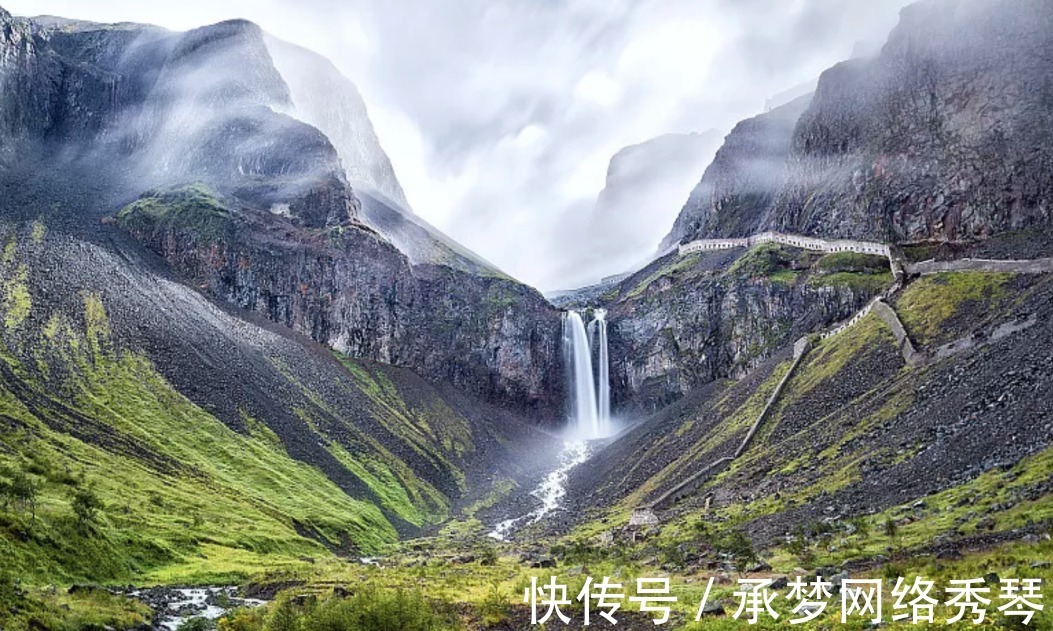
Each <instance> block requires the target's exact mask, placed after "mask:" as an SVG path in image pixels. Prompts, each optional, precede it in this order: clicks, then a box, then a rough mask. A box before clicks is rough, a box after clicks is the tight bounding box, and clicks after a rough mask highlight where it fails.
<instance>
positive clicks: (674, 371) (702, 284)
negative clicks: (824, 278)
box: [607, 254, 871, 412]
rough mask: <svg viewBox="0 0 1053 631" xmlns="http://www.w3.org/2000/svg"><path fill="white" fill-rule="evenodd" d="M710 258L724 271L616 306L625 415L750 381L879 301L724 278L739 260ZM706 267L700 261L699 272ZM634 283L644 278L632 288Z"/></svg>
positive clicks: (668, 284) (617, 394) (662, 286)
mask: <svg viewBox="0 0 1053 631" xmlns="http://www.w3.org/2000/svg"><path fill="white" fill-rule="evenodd" d="M673 256H675V255H673ZM708 256H709V257H711V259H710V261H708V263H710V264H712V266H713V267H714V268H716V269H714V270H712V271H707V272H702V273H700V274H698V275H697V276H694V277H691V278H679V279H677V278H673V279H659V280H657V281H654V282H652V283H651V286H649V287H648V289H647V290H645V291H643V292H642V293H640V294H639V295H637V296H634V297H627V298H623V299H621V300H619V301H617V302H615V303H613V304H611V305H610V306H609V309H610V312H609V314H608V316H607V318H608V321H609V325H608V326H609V330H608V335H609V344H610V357H611V381H612V383H611V391H612V396H613V398H614V403H615V405H616V407H617V408H618V409H619V410H631V411H634V412H653V411H656V410H658V409H660V408H661V407H664V406H665V405H668V404H670V403H672V402H673V401H676V400H677V399H679V398H681V397H682V396H684V395H685V394H687V393H688V392H690V391H691V390H693V389H695V388H698V387H700V386H702V385H705V384H707V383H710V382H712V381H715V380H718V379H722V378H735V379H738V378H742V377H744V376H745V375H746V374H747V373H749V372H750V371H751V370H753V369H754V368H755V367H756V366H757V365H759V364H760V363H762V362H763V361H764V360H766V359H768V358H769V357H770V356H771V355H772V353H774V352H775V351H776V350H778V349H779V348H781V347H783V346H785V345H787V344H792V343H793V341H794V340H795V339H797V338H798V337H800V336H802V335H805V334H807V333H809V332H811V331H815V330H817V329H819V328H822V327H824V326H827V325H830V324H832V323H835V322H838V321H840V320H842V319H845V318H847V317H849V316H851V315H852V314H853V313H855V312H856V311H858V310H859V309H860V308H862V306H863V305H864V304H866V302H867V301H868V300H869V299H870V297H871V295H870V293H868V292H866V291H863V290H860V289H854V288H852V287H850V286H847V285H833V286H823V287H817V286H812V285H810V284H809V283H808V282H807V281H805V280H803V279H800V280H798V281H796V282H793V283H789V284H784V283H781V282H772V281H770V280H769V279H764V278H748V277H738V276H736V275H733V274H721V273H720V271H719V268H720V267H721V266H722V265H726V264H727V261H728V259H729V257H730V260H734V256H735V255H734V254H723V255H721V254H713V255H708ZM717 259H720V260H717ZM706 265H707V261H704V260H703V261H700V262H699V263H697V264H696V269H698V268H704V267H705V266H706ZM646 273H647V271H646V270H645V272H643V273H641V275H645V274H646ZM634 282H635V283H638V282H639V275H638V276H634V277H633V278H630V279H629V280H627V281H625V283H626V285H628V286H632V285H631V284H632V283H634Z"/></svg>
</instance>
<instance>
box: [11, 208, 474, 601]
mask: <svg viewBox="0 0 1053 631" xmlns="http://www.w3.org/2000/svg"><path fill="white" fill-rule="evenodd" d="M4 243H6V246H5V248H4V250H3V260H2V261H0V275H2V279H0V280H2V290H3V292H2V293H3V295H2V296H0V323H2V331H0V490H2V491H3V497H2V498H0V555H2V557H3V558H4V559H5V563H4V569H5V570H6V571H8V572H10V573H12V574H13V575H15V576H18V577H19V578H20V579H21V580H22V581H25V582H27V583H29V584H47V583H60V584H62V583H67V584H68V583H73V582H78V581H92V582H99V581H101V582H114V583H117V582H124V583H126V582H136V583H141V582H165V583H170V582H181V583H185V582H191V583H195V582H216V581H220V582H223V581H230V580H237V579H238V578H240V577H244V576H247V575H251V574H256V573H259V572H264V571H275V570H278V569H281V568H295V567H305V566H309V565H310V564H311V563H312V562H314V560H317V559H320V558H323V557H326V556H330V555H332V554H343V555H346V554H354V553H362V554H367V553H374V552H376V551H378V550H380V549H382V548H383V547H384V546H386V545H388V544H391V543H393V542H395V541H396V540H397V539H398V538H399V531H400V530H401V531H403V532H405V531H406V530H407V529H412V528H417V527H426V526H428V525H431V524H436V523H439V522H441V521H442V520H443V519H445V518H446V516H447V514H448V513H449V511H450V508H451V506H452V505H453V503H454V502H455V501H456V500H457V498H458V497H459V496H460V495H461V494H462V493H464V492H465V491H467V490H468V484H469V483H468V464H469V462H470V461H471V460H472V458H474V455H475V451H476V447H477V445H476V440H492V438H490V437H489V436H488V432H489V430H488V429H486V428H485V427H484V426H482V425H480V423H479V421H478V419H472V420H469V418H468V416H466V415H465V413H463V412H462V411H458V410H457V409H454V407H453V405H451V404H450V403H449V402H448V401H447V399H445V398H444V397H443V395H441V394H439V392H437V391H436V390H435V389H434V388H432V387H430V386H428V385H427V384H425V383H424V382H422V381H421V380H419V379H418V378H416V377H414V376H413V375H412V374H410V373H408V371H402V370H397V369H391V368H389V367H384V366H379V365H373V364H369V363H362V362H357V361H354V360H351V359H349V358H346V357H336V358H334V357H332V356H330V355H325V354H321V353H318V352H317V351H311V352H310V353H307V354H304V353H303V351H304V349H305V348H307V347H304V346H300V345H297V343H290V341H289V340H286V339H284V338H281V337H278V336H275V335H273V334H268V333H267V332H266V331H263V330H259V329H254V328H253V326H252V325H248V324H246V323H238V322H237V321H236V320H234V319H233V318H231V317H230V316H226V315H224V314H221V313H219V312H213V313H211V314H209V313H205V314H191V313H182V314H180V313H179V312H178V311H172V306H171V305H172V304H173V303H171V302H169V303H168V304H169V307H168V309H169V313H168V315H169V316H170V317H178V316H179V315H185V316H188V317H190V316H193V317H197V318H200V319H201V320H202V321H204V322H206V323H210V324H211V325H212V326H214V327H216V329H207V328H204V329H203V328H200V327H198V328H194V329H191V330H192V331H193V332H194V333H196V334H197V335H198V336H200V337H201V339H200V340H197V339H191V338H185V336H186V335H187V334H186V333H185V332H183V331H181V330H180V329H179V328H178V327H168V328H167V329H166V331H167V334H166V336H165V338H164V339H165V341H166V342H169V343H172V344H179V343H181V342H180V340H181V339H186V340H187V342H186V343H187V344H191V347H190V348H197V346H194V345H197V344H204V345H203V346H201V347H200V348H201V349H202V350H199V351H196V353H192V354H191V356H192V357H195V358H196V360H197V362H198V363H199V364H201V366H210V365H219V366H220V367H223V366H222V364H218V363H217V362H214V361H212V360H211V359H210V358H209V357H208V356H207V355H204V354H202V353H204V352H206V351H207V350H209V349H210V348H216V347H218V346H219V344H218V343H213V341H212V340H213V335H214V334H215V331H216V330H218V331H220V332H225V334H226V335H235V334H237V335H243V336H244V339H245V340H250V341H251V342H252V344H251V345H249V346H246V343H245V342H237V343H236V344H235V345H234V346H231V348H233V349H235V350H237V351H238V352H239V353H243V354H244V353H249V355H248V357H250V358H255V359H254V361H255V362H256V363H255V364H254V368H253V369H252V370H251V371H249V372H245V373H243V374H238V375H235V377H236V379H234V380H230V379H229V378H228V377H227V376H226V375H224V379H225V381H224V382H223V383H219V384H214V385H217V386H218V387H217V393H218V394H217V395H216V396H215V397H213V396H212V395H209V394H207V393H206V394H205V395H202V393H201V392H200V391H198V390H197V389H196V388H194V389H193V393H194V394H193V395H192V396H193V397H196V400H197V401H196V402H195V400H194V398H188V396H186V395H185V394H183V391H181V390H180V389H178V388H176V387H175V386H174V385H173V383H172V382H171V380H170V379H168V378H166V376H165V375H164V374H162V372H160V371H159V370H158V369H157V368H156V366H155V364H154V363H153V362H152V360H151V358H150V356H149V355H148V354H147V353H145V352H144V351H142V350H138V349H137V348H136V344H135V343H133V340H134V339H135V337H134V336H132V335H130V334H129V333H128V331H127V330H126V329H125V328H124V327H118V326H117V325H116V324H115V323H114V322H113V317H112V313H111V312H112V311H117V312H122V313H123V312H127V311H128V310H129V304H130V302H131V301H132V300H133V299H134V298H135V291H132V290H128V289H126V288H124V289H122V288H121V287H116V288H114V287H111V286H112V285H113V283H112V281H111V280H108V279H105V278H104V279H103V280H104V281H105V282H106V283H108V285H106V284H104V283H100V285H98V286H97V287H92V286H91V284H88V283H84V284H81V285H80V286H81V287H82V289H81V290H80V291H79V292H67V293H65V294H64V296H63V298H62V299H61V300H54V299H52V300H47V299H46V294H47V292H53V291H54V289H55V286H54V284H53V283H54V280H55V279H56V278H61V277H62V274H61V273H60V272H62V271H63V268H64V266H65V265H66V264H67V261H65V260H63V259H62V258H61V257H59V258H55V249H54V244H53V243H49V241H48V239H47V238H46V236H45V229H44V228H43V227H42V226H41V225H34V226H22V227H19V228H18V229H10V230H8V231H7V236H6V238H5V240H4ZM44 261H47V263H44ZM86 267H89V268H91V269H98V268H99V267H100V266H99V265H98V261H95V262H94V263H93V265H92V266H86ZM44 269H49V271H51V272H52V273H51V274H49V275H47V276H42V275H41V274H42V273H43V272H42V270H44ZM94 276H95V277H105V276H106V275H105V274H98V273H96V274H94ZM152 282H153V283H155V284H154V285H153V286H154V287H157V286H161V287H162V288H165V289H166V290H172V291H182V290H179V288H178V286H175V285H172V284H171V283H167V284H166V283H164V282H162V283H160V285H157V284H156V283H157V281H156V280H154V281H152ZM70 284H71V285H76V284H79V283H77V282H72V283H70ZM67 288H68V286H67ZM108 290H112V291H108ZM122 300H123V301H124V302H122ZM197 302H198V299H193V300H192V301H191V303H190V304H191V305H193V304H196V303H197ZM200 304H205V303H203V302H201V303H200ZM134 306H135V308H136V309H137V311H136V313H137V314H138V315H140V316H142V314H144V313H151V310H152V309H153V308H154V307H152V306H151V305H148V304H147V303H144V302H143V301H139V302H136V303H134ZM180 307H181V308H184V309H186V308H188V307H186V306H183V305H180ZM195 308H196V307H195ZM146 321H147V322H150V321H154V320H153V319H152V318H150V317H148V318H146ZM187 321H189V320H187ZM162 322H163V321H162ZM177 322H178V320H173V323H177ZM228 322H229V324H228ZM232 326H233V327H236V328H233V329H232V328H230V327H232ZM234 339H236V338H234ZM261 340H262V342H263V344H262V345H260V341H261ZM224 343H225V344H230V342H224ZM255 348H261V349H264V354H263V356H262V357H261V356H259V355H257V353H258V352H259V351H257V350H255ZM185 356H186V355H185V353H184V352H182V351H179V350H178V347H177V350H176V351H175V352H173V353H172V357H173V363H174V364H175V365H176V367H177V368H179V367H180V366H182V368H181V369H183V370H186V369H188V368H192V366H186V365H184V364H185V362H186V361H187V360H186V359H184V357H185ZM181 362H182V363H181ZM168 368H169V370H171V368H172V366H169V367H168ZM199 369H200V368H198V370H199ZM171 374H175V375H177V376H179V375H180V374H181V373H178V372H174V373H171ZM204 375H205V376H204V379H205V381H210V379H209V378H208V373H204ZM179 378H180V379H184V378H183V377H179ZM213 380H214V379H213ZM184 381H185V379H184ZM254 382H259V383H260V384H261V385H259V386H253V383H254ZM202 385H207V384H205V383H203V384H202ZM248 387H252V388H255V390H249V392H262V391H264V390H267V389H269V390H270V392H269V394H270V396H271V397H272V398H270V399H263V398H262V395H260V396H259V397H251V396H246V395H244V394H243V391H244V390H245V388H248ZM240 401H245V403H244V404H242V403H239V402H240ZM224 403H227V404H229V405H228V406H226V407H224V406H223V405H222V404H224ZM275 404H277V406H276V405H275ZM203 405H204V407H203ZM230 410H232V413H228V412H229V411H230ZM481 428H482V429H481ZM85 506H86V507H87V508H85ZM78 509H79V510H80V511H81V513H78Z"/></svg>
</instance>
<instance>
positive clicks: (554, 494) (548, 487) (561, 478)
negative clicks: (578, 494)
mask: <svg viewBox="0 0 1053 631" xmlns="http://www.w3.org/2000/svg"><path fill="white" fill-rule="evenodd" d="M589 455H590V450H589V445H588V443H587V442H585V441H582V440H568V441H566V442H565V443H563V452H562V453H560V456H559V465H558V466H557V467H556V468H555V469H554V470H553V471H551V472H550V473H549V474H548V475H546V476H545V477H544V478H543V479H542V480H541V483H540V484H538V486H537V488H536V489H534V490H533V491H531V492H530V495H532V496H533V497H534V498H535V499H537V500H538V502H539V505H538V507H537V508H535V509H534V510H532V511H531V512H529V513H527V514H526V515H521V516H519V517H515V518H513V519H506V520H504V521H502V522H500V523H499V524H497V525H496V526H494V529H493V530H491V531H490V532H489V533H487V536H488V537H491V538H492V539H496V540H497V541H505V540H506V539H507V538H508V537H509V535H511V534H512V533H513V532H514V531H515V530H517V529H519V528H522V527H523V526H529V525H531V524H536V523H537V522H539V521H541V520H542V519H544V518H545V517H546V516H547V515H549V514H550V513H552V512H553V511H555V510H557V509H559V507H560V501H561V500H562V499H563V497H564V496H565V495H566V494H567V476H568V475H569V474H570V470H571V469H573V468H574V467H576V466H578V465H580V464H581V463H583V462H585V461H586V460H588V458H589Z"/></svg>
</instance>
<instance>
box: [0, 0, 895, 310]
mask: <svg viewBox="0 0 1053 631" xmlns="http://www.w3.org/2000/svg"><path fill="white" fill-rule="evenodd" d="M906 4H908V0H637V1H633V0H351V1H339V0H298V1H297V0H181V1H180V2H167V3H156V2H149V3H147V2H136V1H132V0H92V1H91V2H87V1H84V0H0V5H2V6H4V8H6V9H8V10H9V11H11V12H12V13H14V14H16V15H39V14H51V15H61V16H64V17H70V18H80V19H90V20H95V21H100V22H114V21H134V22H147V23H152V24H158V25H161V26H164V27H167V28H170V29H175V30H185V29H189V28H193V27H196V26H201V25H204V24H209V23H213V22H217V21H220V20H223V19H228V18H235V17H237V18H246V19H250V20H252V21H254V22H256V23H258V24H259V25H260V26H262V27H263V28H264V29H265V30H267V31H268V32H270V33H272V34H274V35H276V36H278V37H280V38H282V39H285V40H288V41H291V42H294V43H297V44H300V45H302V46H305V47H307V48H311V49H313V50H315V51H317V52H319V53H321V54H323V55H325V56H327V57H329V58H330V59H331V60H332V61H333V62H334V63H335V64H336V65H337V66H338V67H339V68H340V69H341V70H342V71H343V72H344V73H345V74H346V75H348V76H349V77H350V78H351V79H352V80H353V81H355V83H357V84H358V86H359V89H360V90H361V91H362V94H363V96H364V98H365V100H366V103H367V106H368V107H369V110H370V117H371V119H372V120H373V124H374V126H375V127H376V130H377V134H378V136H379V137H380V141H381V144H382V145H383V146H384V148H385V150H386V151H387V153H388V155H389V156H390V157H391V160H392V162H393V164H394V167H395V171H396V174H397V175H398V177H399V180H400V181H401V183H402V186H403V188H404V189H405V191H406V195H407V197H408V199H409V202H410V204H411V205H412V206H413V208H414V210H415V211H416V212H417V213H418V214H419V215H421V216H422V217H424V218H425V219H427V220H428V221H430V222H431V223H433V224H435V225H437V226H438V227H439V228H441V229H442V230H444V231H445V232H447V233H448V234H450V235H451V236H453V237H454V238H456V239H457V240H459V241H461V242H462V243H463V244H464V245H466V246H468V247H469V248H471V249H473V250H475V251H476V252H478V253H479V254H480V255H482V256H483V257H484V258H486V259H488V260H490V261H492V262H493V263H495V264H497V265H498V266H499V267H501V268H502V269H504V270H505V271H507V272H509V273H510V274H512V275H513V276H515V277H517V278H519V279H521V280H523V281H525V282H527V283H530V284H532V285H535V286H537V287H539V288H541V289H544V290H550V289H556V288H568V287H575V286H579V285H581V284H584V283H587V282H591V281H594V280H596V279H597V278H599V277H600V276H604V275H608V274H613V273H617V272H620V271H623V270H624V269H625V268H626V267H627V266H628V265H630V264H631V263H632V262H635V261H637V260H639V259H640V258H641V257H642V256H644V255H646V254H648V253H650V252H651V251H652V250H653V249H654V248H655V247H656V246H657V243H658V240H659V239H660V238H661V237H662V236H664V234H665V233H666V232H668V230H669V228H670V227H671V225H672V222H673V220H674V218H675V217H676V215H677V213H678V212H679V210H680V208H679V207H662V208H646V209H644V208H641V209H639V216H638V217H633V218H631V220H632V221H635V222H637V225H638V228H639V232H638V233H637V235H636V236H637V238H636V239H634V240H633V242H632V244H627V245H626V248H625V255H624V256H623V257H615V258H612V257H610V256H609V255H605V256H603V257H600V256H596V257H590V256H589V252H590V251H591V250H592V249H594V248H595V244H596V243H597V240H600V239H604V238H608V237H607V236H606V235H604V234H602V233H597V232H596V230H595V229H592V230H589V229H588V224H589V222H588V217H589V215H590V212H591V210H592V206H593V204H594V202H595V199H596V195H597V194H598V193H599V191H600V190H601V189H602V188H603V184H604V176H605V174H606V170H607V165H608V161H609V160H610V157H611V156H612V155H613V154H614V153H615V152H616V151H617V150H618V149H620V148H621V147H624V146H626V145H629V144H634V143H638V142H641V141H644V140H647V139H649V138H652V137H654V136H658V135H661V134H664V133H668V132H687V131H704V130H707V129H714V128H716V129H720V130H722V131H725V132H726V131H727V130H730V128H731V127H732V126H733V125H734V124H735V123H736V122H737V121H739V120H741V119H743V118H748V117H750V116H753V115H756V114H758V113H760V111H761V110H762V109H763V105H764V101H765V99H767V98H768V97H770V96H772V95H774V94H776V93H779V92H781V91H783V90H786V89H789V88H792V87H794V86H796V85H799V84H802V83H805V82H808V81H811V80H814V79H815V77H816V76H818V74H819V73H820V72H821V71H822V70H824V69H825V68H827V67H829V66H831V65H833V64H834V63H836V62H838V61H841V60H843V59H846V58H848V57H849V56H850V54H851V52H852V50H853V47H854V45H855V44H856V43H857V42H860V41H866V42H874V41H877V42H880V41H883V40H884V37H885V36H886V35H887V33H888V31H889V30H890V29H891V27H892V26H894V24H895V22H896V18H897V15H898V12H899V9H900V8H902V7H903V6H904V5H906ZM701 175H702V174H701V173H699V177H701ZM688 192H689V191H684V192H683V197H684V199H685V200H686V197H687V193H688ZM647 243H650V244H651V245H649V246H647V245H642V244H647ZM606 245H607V246H608V247H605V248H602V249H604V250H607V251H610V247H609V245H610V244H606Z"/></svg>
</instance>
